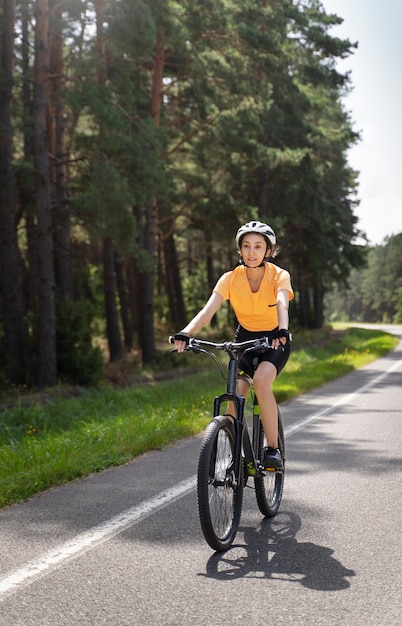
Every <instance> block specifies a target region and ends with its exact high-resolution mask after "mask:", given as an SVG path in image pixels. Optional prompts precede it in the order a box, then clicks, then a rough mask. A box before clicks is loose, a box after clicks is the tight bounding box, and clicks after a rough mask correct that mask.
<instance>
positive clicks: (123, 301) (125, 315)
mask: <svg viewBox="0 0 402 626" xmlns="http://www.w3.org/2000/svg"><path fill="white" fill-rule="evenodd" d="M114 267H115V272H116V283H117V291H118V293H119V301H120V316H121V322H122V324H123V332H124V347H125V348H126V349H127V350H132V349H133V326H132V324H131V320H130V309H129V306H128V296H127V289H126V281H125V275H124V262H123V259H122V257H121V255H120V254H119V253H118V252H115V255H114Z"/></svg>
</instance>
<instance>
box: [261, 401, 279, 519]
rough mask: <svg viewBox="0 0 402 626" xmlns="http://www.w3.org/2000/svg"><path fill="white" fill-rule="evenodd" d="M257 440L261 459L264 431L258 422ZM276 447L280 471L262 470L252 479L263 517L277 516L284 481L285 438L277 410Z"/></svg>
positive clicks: (264, 441)
mask: <svg viewBox="0 0 402 626" xmlns="http://www.w3.org/2000/svg"><path fill="white" fill-rule="evenodd" d="M259 431H260V433H259V438H258V451H257V458H259V459H262V457H263V450H264V447H265V446H266V445H267V444H266V438H265V433H264V429H263V428H262V424H261V422H260V428H259ZM278 447H279V449H280V451H281V454H282V458H283V469H282V470H264V473H263V475H262V476H256V477H255V478H254V486H255V495H256V498H257V504H258V508H259V509H260V511H261V513H262V514H263V515H264V516H265V517H273V516H274V515H276V514H277V512H278V510H279V507H280V504H281V500H282V493H283V485H284V481H285V436H284V433H283V424H282V418H281V414H280V411H279V409H278Z"/></svg>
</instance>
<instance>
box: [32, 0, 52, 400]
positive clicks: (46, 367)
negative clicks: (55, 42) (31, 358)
mask: <svg viewBox="0 0 402 626" xmlns="http://www.w3.org/2000/svg"><path fill="white" fill-rule="evenodd" d="M48 13H49V7H48V1H47V0H37V1H36V3H35V22H36V27H35V74H34V111H33V121H34V150H33V154H34V166H35V194H36V212H37V216H38V254H39V345H38V385H39V387H41V388H44V387H51V386H53V385H55V384H56V383H57V359H56V306H55V279H54V260H53V224H52V213H51V211H52V200H51V187H50V174H49V154H48V144H47V134H46V95H47V94H46V91H47V78H48V65H49V47H48V22H49V16H48Z"/></svg>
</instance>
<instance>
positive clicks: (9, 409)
mask: <svg viewBox="0 0 402 626" xmlns="http://www.w3.org/2000/svg"><path fill="white" fill-rule="evenodd" d="M397 342H398V340H397V339H396V338H395V337H393V336H391V335H388V334H384V333H381V332H377V331H372V330H363V329H356V328H351V329H348V330H346V331H344V332H341V333H330V332H329V331H328V332H327V333H310V334H309V333H300V335H299V334H298V335H297V337H296V338H295V341H294V344H293V352H292V356H291V359H290V361H289V363H288V365H287V367H286V369H285V370H284V372H283V373H282V374H281V375H280V376H279V378H278V379H277V381H275V393H276V396H277V399H278V402H283V401H284V400H287V399H290V398H292V397H295V396H297V395H299V394H301V393H304V392H306V391H308V390H310V389H312V388H314V387H317V386H318V385H321V384H323V383H325V382H328V381H330V380H333V379H335V378H337V377H339V376H341V375H343V374H346V373H347V372H349V371H351V370H353V369H355V368H358V367H361V366H363V365H365V364H366V363H368V362H370V361H372V360H374V359H376V358H378V357H380V356H382V355H384V354H386V353H387V352H389V351H390V350H391V349H393V348H394V347H395V345H396V344H397ZM176 358H177V362H178V363H179V362H180V358H181V357H180V356H179V355H177V357H176ZM205 358H206V357H203V356H194V358H193V359H189V358H188V356H187V355H186V359H187V360H188V361H192V363H191V365H192V366H193V367H194V366H195V365H197V363H198V364H199V366H200V373H198V374H196V375H194V374H192V375H185V373H184V372H183V370H177V371H178V374H177V376H176V377H175V378H170V379H169V380H164V381H159V382H154V383H151V384H149V383H148V384H146V385H140V386H137V387H131V388H124V389H115V388H112V387H111V386H110V385H108V386H105V387H102V388H100V389H96V390H86V391H84V392H82V393H80V394H79V395H78V396H77V395H76V396H75V397H67V398H53V399H52V398H50V399H47V401H43V398H41V399H40V400H36V401H34V400H33V399H32V398H30V399H29V398H25V397H21V398H20V399H19V400H18V401H16V400H15V399H14V400H13V401H10V402H9V404H8V405H5V404H3V410H2V415H1V418H0V507H3V506H5V505H7V504H12V503H15V502H19V501H23V500H25V499H27V498H28V497H29V496H31V495H33V494H35V493H38V492H40V491H42V490H44V489H46V488H48V487H51V486H53V485H59V484H62V483H65V482H68V481H70V480H73V479H75V478H78V477H82V476H86V475H88V474H90V473H91V472H96V471H100V470H102V469H105V468H107V467H110V466H112V465H119V464H123V463H125V462H126V461H128V460H130V459H132V458H133V457H135V456H138V455H139V454H142V453H144V452H146V451H149V450H154V449H160V448H162V447H163V446H165V445H166V444H167V443H169V442H171V441H174V440H177V439H180V438H183V437H188V436H191V435H194V434H196V433H198V432H200V431H201V430H202V429H203V428H205V426H206V424H207V423H208V421H209V419H210V415H211V407H212V398H213V397H214V396H215V395H217V394H219V393H222V391H223V390H224V388H225V386H224V381H223V379H222V378H221V377H220V376H219V375H218V374H217V371H216V369H215V368H214V366H213V365H212V363H211V365H210V366H208V367H206V361H205ZM208 363H209V361H208Z"/></svg>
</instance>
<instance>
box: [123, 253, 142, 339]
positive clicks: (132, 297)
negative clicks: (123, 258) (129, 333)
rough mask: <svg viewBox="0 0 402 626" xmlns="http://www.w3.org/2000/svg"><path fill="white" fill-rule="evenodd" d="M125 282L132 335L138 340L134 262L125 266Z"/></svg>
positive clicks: (137, 286) (136, 285) (137, 280)
mask: <svg viewBox="0 0 402 626" xmlns="http://www.w3.org/2000/svg"><path fill="white" fill-rule="evenodd" d="M126 281H127V287H128V306H129V308H130V316H131V324H132V327H133V333H134V335H135V337H136V339H138V337H139V334H140V316H141V308H140V298H139V292H140V288H139V284H140V278H139V272H138V268H137V266H136V264H135V262H134V261H132V260H131V259H130V261H129V262H128V263H127V265H126Z"/></svg>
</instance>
